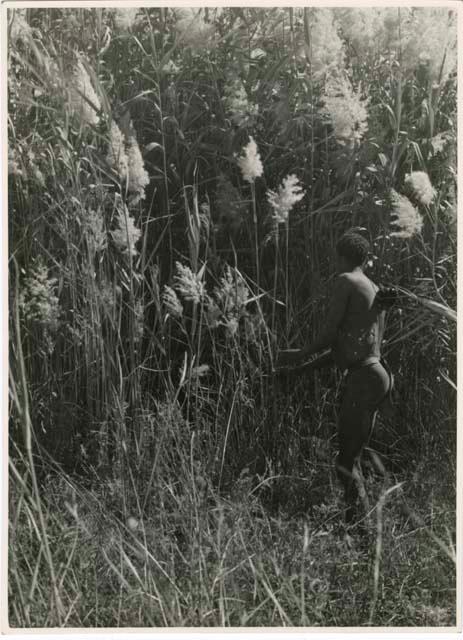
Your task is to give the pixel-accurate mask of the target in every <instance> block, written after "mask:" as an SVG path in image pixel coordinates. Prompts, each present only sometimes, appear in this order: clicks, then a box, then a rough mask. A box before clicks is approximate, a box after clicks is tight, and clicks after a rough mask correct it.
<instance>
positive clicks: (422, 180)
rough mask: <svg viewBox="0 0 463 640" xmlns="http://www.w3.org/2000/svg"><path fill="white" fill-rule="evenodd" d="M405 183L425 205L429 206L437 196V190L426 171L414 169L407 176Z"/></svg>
mask: <svg viewBox="0 0 463 640" xmlns="http://www.w3.org/2000/svg"><path fill="white" fill-rule="evenodd" d="M405 184H406V186H407V187H408V188H409V189H410V191H411V192H412V193H413V195H414V196H415V198H416V199H417V200H418V201H419V202H420V203H421V204H423V205H425V206H428V205H430V204H431V202H432V201H433V200H434V198H435V197H436V190H435V189H434V187H433V186H432V184H431V180H430V179H429V176H428V174H427V173H426V172H425V171H412V172H411V173H409V174H407V176H406V177H405Z"/></svg>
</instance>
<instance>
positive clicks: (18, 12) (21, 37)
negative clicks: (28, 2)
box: [8, 9, 32, 43]
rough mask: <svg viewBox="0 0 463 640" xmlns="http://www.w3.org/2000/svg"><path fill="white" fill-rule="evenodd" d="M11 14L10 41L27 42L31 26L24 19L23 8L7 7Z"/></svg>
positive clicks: (30, 33) (30, 35)
mask: <svg viewBox="0 0 463 640" xmlns="http://www.w3.org/2000/svg"><path fill="white" fill-rule="evenodd" d="M10 12H11V14H12V22H11V31H10V39H11V42H14V43H16V42H17V41H21V42H27V41H28V40H29V38H31V37H32V27H31V26H30V24H29V23H28V22H27V20H26V15H25V13H26V10H25V9H9V11H8V13H10Z"/></svg>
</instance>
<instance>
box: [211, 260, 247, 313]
mask: <svg viewBox="0 0 463 640" xmlns="http://www.w3.org/2000/svg"><path fill="white" fill-rule="evenodd" d="M220 285H221V286H220V287H216V289H215V295H216V298H217V300H218V301H219V302H220V303H221V306H222V309H223V313H224V314H225V315H226V316H229V317H230V316H234V315H239V314H240V313H241V312H242V311H243V310H244V307H245V306H246V303H247V301H248V299H249V289H248V286H247V284H246V282H245V281H244V279H243V277H242V276H241V274H240V273H238V272H237V271H236V270H235V269H232V268H231V267H230V266H229V265H227V268H226V270H225V275H224V276H223V277H222V278H220Z"/></svg>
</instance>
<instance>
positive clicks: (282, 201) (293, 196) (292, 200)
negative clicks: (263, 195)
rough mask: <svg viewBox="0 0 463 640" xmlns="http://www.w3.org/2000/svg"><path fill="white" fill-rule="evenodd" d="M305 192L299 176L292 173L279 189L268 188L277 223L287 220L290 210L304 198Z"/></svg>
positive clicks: (268, 195)
mask: <svg viewBox="0 0 463 640" xmlns="http://www.w3.org/2000/svg"><path fill="white" fill-rule="evenodd" d="M304 196H305V192H304V191H303V190H302V187H301V185H300V184H299V180H298V178H297V176H295V175H294V174H291V175H289V176H287V177H286V178H285V179H284V180H283V182H282V184H281V185H280V186H279V187H278V191H273V190H271V189H268V191H267V200H268V201H269V203H270V205H271V207H272V215H273V218H274V221H275V222H276V223H277V224H281V223H284V222H286V220H287V219H288V215H289V212H290V211H291V209H292V208H293V206H294V205H295V204H296V203H297V202H299V201H300V200H302V198H303V197H304Z"/></svg>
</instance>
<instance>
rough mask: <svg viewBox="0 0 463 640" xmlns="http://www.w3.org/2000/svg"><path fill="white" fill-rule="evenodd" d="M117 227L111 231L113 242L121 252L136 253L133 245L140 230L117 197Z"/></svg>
mask: <svg viewBox="0 0 463 640" xmlns="http://www.w3.org/2000/svg"><path fill="white" fill-rule="evenodd" d="M116 223H117V228H116V229H115V230H114V231H111V236H112V239H113V241H114V244H115V245H116V247H117V248H118V249H119V251H120V252H121V253H123V254H127V255H130V256H132V257H134V256H136V255H137V250H136V248H135V245H136V244H137V242H138V241H139V240H140V236H141V230H140V229H139V228H138V227H137V226H136V225H135V221H134V219H133V218H132V217H131V216H130V214H129V211H128V209H127V206H126V205H125V204H124V203H123V202H122V200H121V199H120V198H118V205H117V213H116Z"/></svg>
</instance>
